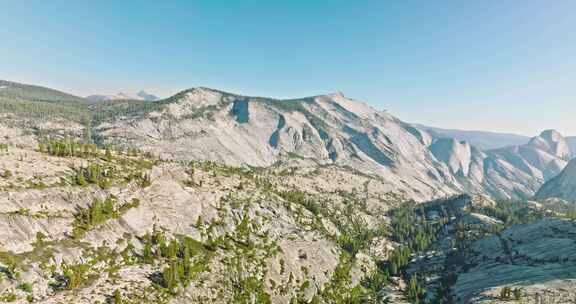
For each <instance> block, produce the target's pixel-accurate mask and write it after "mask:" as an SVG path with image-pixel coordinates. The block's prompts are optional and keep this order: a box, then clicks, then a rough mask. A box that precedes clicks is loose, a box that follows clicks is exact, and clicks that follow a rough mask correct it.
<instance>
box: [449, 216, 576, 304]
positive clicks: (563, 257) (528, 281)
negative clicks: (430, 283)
mask: <svg viewBox="0 0 576 304" xmlns="http://www.w3.org/2000/svg"><path fill="white" fill-rule="evenodd" d="M575 233H576V225H575V224H574V222H572V221H569V220H561V219H548V218H547V219H542V220H540V221H538V222H535V223H531V224H525V225H517V226H513V227H511V228H509V229H507V230H505V231H504V232H502V233H501V234H500V235H492V236H489V237H486V238H484V239H482V240H479V241H477V242H475V243H474V244H473V247H472V250H473V252H474V256H473V257H472V258H471V264H472V265H474V266H473V267H472V268H471V269H469V270H468V271H466V272H465V273H461V274H460V275H459V276H458V281H457V282H456V284H455V286H454V293H455V295H456V296H457V298H459V302H460V303H507V301H505V300H500V299H499V298H500V291H501V290H502V288H504V287H512V288H522V290H523V297H524V299H526V300H527V301H534V302H527V303H543V302H541V301H544V300H545V299H548V300H553V301H552V303H570V299H574V295H575V294H574V290H575V289H574V288H576V280H575V279H574V278H575V277H576V262H575V260H574V252H576V245H575V243H574V234H575ZM538 299H540V301H537V300H538Z"/></svg>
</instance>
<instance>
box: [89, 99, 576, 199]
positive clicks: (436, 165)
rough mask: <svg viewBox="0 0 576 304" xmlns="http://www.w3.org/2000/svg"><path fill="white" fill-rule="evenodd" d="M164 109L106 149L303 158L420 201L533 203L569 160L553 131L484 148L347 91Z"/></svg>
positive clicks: (235, 158) (135, 122)
mask: <svg viewBox="0 0 576 304" xmlns="http://www.w3.org/2000/svg"><path fill="white" fill-rule="evenodd" d="M159 104H162V105H163V106H162V107H157V108H155V109H154V110H153V111H149V112H147V113H138V115H126V116H122V117H114V118H113V119H109V120H104V121H103V122H102V123H100V124H99V125H97V126H96V127H95V130H94V133H96V134H99V136H101V137H102V138H104V139H105V142H106V143H111V144H115V145H121V146H122V145H124V146H130V145H133V146H137V147H139V148H141V149H143V150H146V151H150V152H152V153H154V154H157V155H160V156H161V157H162V158H174V159H180V160H191V159H202V160H214V161H218V162H223V163H227V164H233V165H238V164H248V165H251V166H269V165H271V164H273V163H276V162H279V161H285V160H286V159H287V158H290V157H297V158H300V159H306V160H309V161H310V160H312V161H313V162H314V163H320V164H329V163H330V164H337V165H341V166H350V167H353V168H355V169H358V170H360V171H362V172H365V173H369V174H376V175H379V176H382V177H383V178H384V179H385V180H387V181H389V182H390V183H391V184H392V185H395V186H396V187H397V189H398V190H400V191H406V192H408V193H411V194H412V196H413V197H414V198H416V199H419V200H426V199H432V198H436V197H441V196H444V195H447V194H453V193H458V192H470V193H479V194H489V195H491V196H494V197H496V198H505V199H518V198H525V197H530V196H532V195H534V193H535V192H536V191H537V189H538V188H539V187H540V186H541V185H542V184H543V183H544V182H545V181H546V180H547V179H549V178H551V177H553V176H555V175H556V174H558V173H559V172H560V171H561V170H562V168H563V167H564V166H565V165H566V159H568V157H569V156H570V155H571V153H570V150H569V148H568V146H567V144H566V141H565V140H564V139H563V138H562V136H561V135H560V134H558V133H557V132H555V131H545V132H543V133H542V134H541V135H540V136H537V137H535V138H533V139H532V140H531V141H530V142H529V143H527V144H524V145H521V146H512V147H508V148H502V149H499V150H491V151H482V150H480V149H478V148H476V147H474V146H472V145H470V144H469V143H467V142H462V141H458V140H456V139H452V138H445V137H437V136H435V135H434V134H430V133H428V132H426V131H423V130H420V129H418V128H415V127H413V126H411V125H408V124H406V123H404V122H402V121H400V120H399V119H397V118H395V117H393V116H391V115H390V114H388V113H385V112H379V111H377V110H375V109H373V108H372V107H370V106H368V105H367V104H365V103H363V102H360V101H356V100H353V99H349V98H347V97H345V96H344V95H342V94H341V93H337V94H329V95H322V96H315V97H309V98H303V99H295V100H274V99H267V98H256V97H247V96H239V95H234V94H230V93H225V92H221V91H217V90H212V89H207V88H196V89H191V90H187V91H184V92H182V93H180V94H178V95H176V96H174V97H172V98H171V99H169V100H166V101H162V102H160V103H159Z"/></svg>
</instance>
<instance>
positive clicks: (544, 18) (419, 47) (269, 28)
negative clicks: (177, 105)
mask: <svg viewBox="0 0 576 304" xmlns="http://www.w3.org/2000/svg"><path fill="white" fill-rule="evenodd" d="M574 16H576V1H569V0H566V1H564V0H555V1H534V0H525V1H492V0H482V1H459V0H455V1H424V0H422V1H412V0H403V1H381V0H374V1H361V0H359V1H343V0H331V1H328V0H316V1H314V0H308V1H304V0H292V1H255V0H246V1H233V0H227V1H223V0H210V1H193V0H190V1H162V3H161V1H91V2H90V3H88V1H74V2H73V1H58V0H55V1H3V3H1V5H0V39H1V40H0V41H1V43H0V78H1V79H7V80H13V81H20V82H26V83H33V84H40V85H46V86H50V87H53V88H57V89H60V90H64V91H67V92H71V93H74V94H77V95H89V94H94V93H105V94H111V93H116V92H119V91H128V92H131V91H137V90H140V89H145V90H146V91H149V92H151V93H156V94H160V95H162V96H168V95H170V94H173V93H175V92H177V91H179V90H182V89H186V88H189V87H195V86H208V87H214V88H218V89H222V90H228V91H233V92H237V93H243V94H249V95H261V96H272V97H302V96H309V95H315V94H323V93H327V92H333V91H342V92H344V93H345V94H346V95H347V96H349V97H352V98H356V99H360V100H363V101H366V102H368V103H370V104H371V105H373V106H374V107H376V108H379V109H386V110H388V111H390V112H391V113H393V114H395V115H396V116H398V117H399V118H400V119H402V120H405V121H410V122H418V123H423V124H429V125H433V126H441V127H447V128H463V129H481V130H493V131H507V132H516V133H521V134H526V135H533V134H535V133H538V132H540V131H541V130H543V129H547V128H556V129H558V130H560V131H561V132H563V133H565V134H567V135H569V134H572V135H576V121H575V117H576V114H575V113H576V99H575V97H576V84H575V80H576V60H574V58H576V57H575V56H576V35H575V30H576V18H574Z"/></svg>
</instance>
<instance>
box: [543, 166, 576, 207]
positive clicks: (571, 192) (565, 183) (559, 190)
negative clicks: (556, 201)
mask: <svg viewBox="0 0 576 304" xmlns="http://www.w3.org/2000/svg"><path fill="white" fill-rule="evenodd" d="M536 197H537V198H539V199H547V198H560V199H564V200H567V201H576V159H573V160H572V161H570V162H569V163H568V165H566V167H565V168H564V170H562V172H561V173H560V174H559V175H558V176H556V177H555V178H553V179H551V180H549V181H548V182H547V183H545V184H544V185H543V186H542V188H540V190H539V191H538V193H537V194H536Z"/></svg>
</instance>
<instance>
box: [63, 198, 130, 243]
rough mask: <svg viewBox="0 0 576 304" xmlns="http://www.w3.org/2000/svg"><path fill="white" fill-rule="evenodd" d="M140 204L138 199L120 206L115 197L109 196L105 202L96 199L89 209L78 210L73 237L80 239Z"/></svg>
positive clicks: (75, 216)
mask: <svg viewBox="0 0 576 304" xmlns="http://www.w3.org/2000/svg"><path fill="white" fill-rule="evenodd" d="M139 204H140V202H139V201H138V199H133V200H132V201H131V202H126V203H124V204H122V205H119V206H118V204H117V201H116V198H115V197H113V196H108V197H107V198H106V199H105V200H104V201H103V202H102V201H100V200H99V199H94V201H93V202H92V204H91V205H90V206H88V208H78V212H77V213H76V214H75V215H74V223H73V227H74V228H73V230H72V235H73V237H74V238H76V239H77V238H80V237H82V236H83V235H84V233H86V232H87V231H89V230H90V229H92V228H93V227H95V226H97V225H99V224H101V223H104V222H106V221H107V220H109V219H113V218H118V217H120V216H121V215H122V214H123V213H125V212H126V211H128V210H129V209H131V208H135V207H138V206H139Z"/></svg>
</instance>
